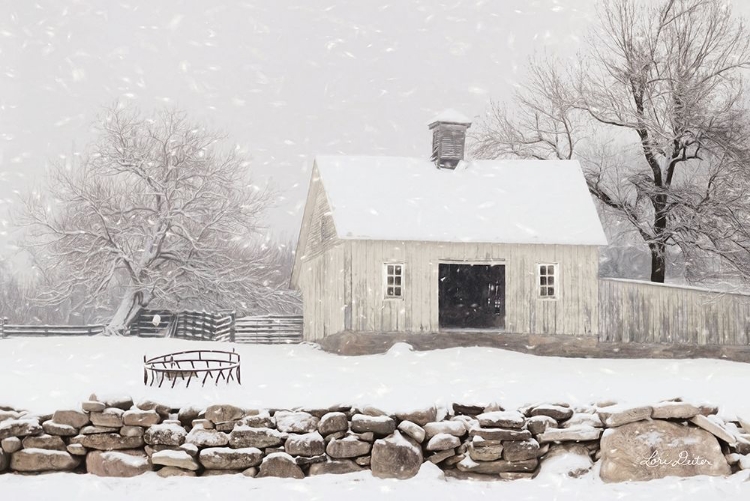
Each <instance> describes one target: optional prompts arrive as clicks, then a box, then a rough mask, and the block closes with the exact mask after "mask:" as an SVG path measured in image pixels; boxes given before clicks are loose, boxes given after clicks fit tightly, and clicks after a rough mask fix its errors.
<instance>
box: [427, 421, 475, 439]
mask: <svg viewBox="0 0 750 501" xmlns="http://www.w3.org/2000/svg"><path fill="white" fill-rule="evenodd" d="M424 432H425V439H426V440H429V439H431V438H432V437H434V436H435V435H439V434H441V433H444V434H446V435H453V436H454V437H463V436H464V435H466V425H465V423H464V422H462V421H436V422H433V423H427V424H426V425H424Z"/></svg>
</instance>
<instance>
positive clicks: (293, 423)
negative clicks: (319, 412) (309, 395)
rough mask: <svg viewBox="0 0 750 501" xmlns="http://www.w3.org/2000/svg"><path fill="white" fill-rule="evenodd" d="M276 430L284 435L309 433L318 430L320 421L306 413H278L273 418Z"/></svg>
mask: <svg viewBox="0 0 750 501" xmlns="http://www.w3.org/2000/svg"><path fill="white" fill-rule="evenodd" d="M273 417H274V418H275V419H276V429H277V430H279V431H283V432H286V433H311V432H313V431H316V430H317V429H318V423H319V422H320V419H318V418H316V417H315V416H313V415H312V414H310V413H308V412H292V411H278V412H276V414H274V416H273Z"/></svg>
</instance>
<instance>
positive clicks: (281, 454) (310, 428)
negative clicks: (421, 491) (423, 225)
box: [0, 395, 750, 482]
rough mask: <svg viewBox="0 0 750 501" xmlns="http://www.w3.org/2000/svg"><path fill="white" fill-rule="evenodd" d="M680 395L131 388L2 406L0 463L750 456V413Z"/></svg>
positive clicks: (197, 471) (481, 467) (495, 461)
mask: <svg viewBox="0 0 750 501" xmlns="http://www.w3.org/2000/svg"><path fill="white" fill-rule="evenodd" d="M716 412H717V409H716V408H715V407H711V406H706V405H700V406H699V405H692V404H689V403H685V402H681V401H667V402H661V403H658V404H656V405H653V406H639V407H627V406H620V405H615V404H613V403H611V402H604V403H599V404H597V405H591V406H583V407H575V408H574V407H570V406H569V405H567V404H564V403H562V404H561V403H556V404H537V405H533V406H528V407H524V408H522V409H518V410H505V409H503V408H502V407H501V406H499V405H497V404H490V405H489V406H487V405H464V404H458V403H456V404H453V405H452V407H451V408H440V409H439V408H436V407H430V408H426V409H421V410H417V411H414V412H406V413H399V414H396V415H387V414H385V413H383V412H381V411H380V410H378V409H375V408H372V407H365V408H363V409H356V408H352V407H348V406H339V407H336V408H326V409H294V410H277V409H243V408H239V407H236V406H232V405H212V406H210V407H208V408H205V409H204V408H199V407H190V406H188V407H183V408H180V409H171V408H169V407H167V406H164V405H160V404H158V403H155V402H151V401H146V402H140V403H138V404H137V405H134V403H133V401H132V399H130V398H127V397H125V398H118V399H114V400H108V401H99V400H98V399H97V398H96V396H95V395H92V396H91V399H90V400H89V401H86V402H83V403H82V404H81V406H80V408H79V409H65V410H58V411H57V412H55V413H54V414H51V415H38V414H33V413H31V412H28V411H23V410H15V409H11V408H7V407H4V408H0V445H1V447H2V449H1V450H0V472H5V473H12V472H19V473H37V472H47V471H71V472H79V473H90V474H93V475H98V476H114V477H130V476H136V475H140V474H143V473H146V472H151V471H156V473H157V475H159V476H161V477H168V476H196V475H201V476H207V475H220V474H240V473H241V474H242V475H245V476H247V477H269V476H271V477H284V478H304V477H305V476H311V475H320V474H325V473H331V474H336V473H349V472H356V471H361V470H363V469H370V470H371V471H372V473H373V475H375V476H377V477H381V478H401V479H406V478H410V477H412V476H414V475H416V474H417V472H418V471H419V469H420V468H421V467H422V465H423V463H425V462H430V463H433V464H435V465H437V466H438V467H439V468H440V469H442V470H443V471H444V472H445V474H446V475H450V476H453V477H457V478H473V479H490V478H495V479H497V478H500V479H505V480H513V479H520V478H534V477H536V476H537V475H538V474H539V473H540V472H544V470H545V468H547V469H549V470H555V471H557V472H559V471H560V470H562V471H563V473H564V474H567V475H571V476H577V475H582V474H585V473H587V472H588V471H589V470H591V468H592V467H593V465H594V463H595V462H600V463H601V465H600V466H601V468H600V475H601V477H602V479H603V480H604V481H608V482H614V481H625V480H649V479H652V478H661V477H665V476H670V475H676V476H693V475H714V476H721V475H729V474H731V473H732V471H737V470H739V469H741V468H744V467H746V466H750V460H749V458H750V456H748V454H750V423H748V422H747V421H743V420H742V419H738V420H736V421H730V420H723V419H720V418H719V417H717V416H716Z"/></svg>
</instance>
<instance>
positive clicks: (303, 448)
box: [284, 431, 326, 457]
mask: <svg viewBox="0 0 750 501" xmlns="http://www.w3.org/2000/svg"><path fill="white" fill-rule="evenodd" d="M284 449H285V450H286V452H287V454H290V455H292V456H305V457H312V456H320V455H321V454H323V453H324V452H325V449H326V442H325V440H324V439H323V437H322V436H321V435H320V433H318V432H317V431H315V432H313V433H305V434H304V435H290V436H289V438H287V439H286V443H285V444H284Z"/></svg>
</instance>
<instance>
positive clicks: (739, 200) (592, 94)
mask: <svg viewBox="0 0 750 501" xmlns="http://www.w3.org/2000/svg"><path fill="white" fill-rule="evenodd" d="M599 14H600V15H599V24H598V26H596V27H595V28H594V29H593V30H592V33H591V35H590V36H589V37H588V43H587V44H586V46H585V48H584V50H583V52H582V54H581V56H580V58H579V59H577V60H574V61H573V62H571V63H569V64H563V63H562V62H561V61H560V60H556V59H554V58H543V59H536V60H534V61H532V62H531V64H530V67H529V76H528V80H527V81H526V82H525V83H523V84H521V85H520V87H519V88H518V91H517V93H516V96H515V106H513V107H512V109H511V108H509V107H507V106H504V105H502V104H493V106H492V109H491V111H490V112H489V113H488V115H487V118H486V119H485V120H484V122H483V123H482V124H481V125H480V127H479V133H478V135H477V137H476V139H477V141H476V145H475V149H474V153H475V154H476V155H478V156H482V157H491V158H497V157H507V156H517V157H526V158H541V159H549V158H555V159H571V158H578V159H580V160H582V163H583V165H584V169H585V171H586V172H585V173H586V178H587V182H588V185H589V190H590V192H591V194H592V195H593V196H594V197H595V198H596V199H597V200H598V201H599V202H600V204H601V206H602V207H603V208H604V209H605V210H609V211H613V212H614V213H616V214H617V215H618V216H619V217H620V218H621V220H624V221H628V222H629V223H631V228H633V229H634V230H635V231H636V232H637V234H638V235H639V237H640V239H641V240H642V241H643V242H644V243H645V244H646V245H647V246H648V249H649V251H650V254H651V275H650V276H651V280H652V281H654V282H664V279H665V271H666V269H667V259H668V256H669V255H670V252H668V248H669V247H675V248H678V249H679V252H680V254H681V255H682V256H683V258H684V259H685V260H686V261H688V262H696V261H697V260H702V261H704V262H705V261H706V260H708V261H714V262H716V261H718V262H720V263H722V266H723V269H725V270H731V271H732V273H734V274H740V275H742V276H744V277H745V278H750V257H749V256H750V200H748V197H747V189H748V187H750V170H749V169H748V167H747V165H749V163H748V160H749V159H750V122H749V120H748V107H747V100H746V96H745V95H744V91H743V79H744V75H743V73H744V70H746V69H748V68H750V49H749V46H750V38H749V37H748V31H747V29H746V27H745V24H744V21H743V20H741V19H739V18H737V17H734V16H733V14H732V11H731V8H730V6H729V4H728V3H727V2H725V1H723V0H659V1H658V2H650V1H638V0H605V1H603V2H602V3H601V5H600V9H599ZM671 254H672V255H674V253H671ZM694 272H695V269H693V276H695V273H694Z"/></svg>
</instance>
